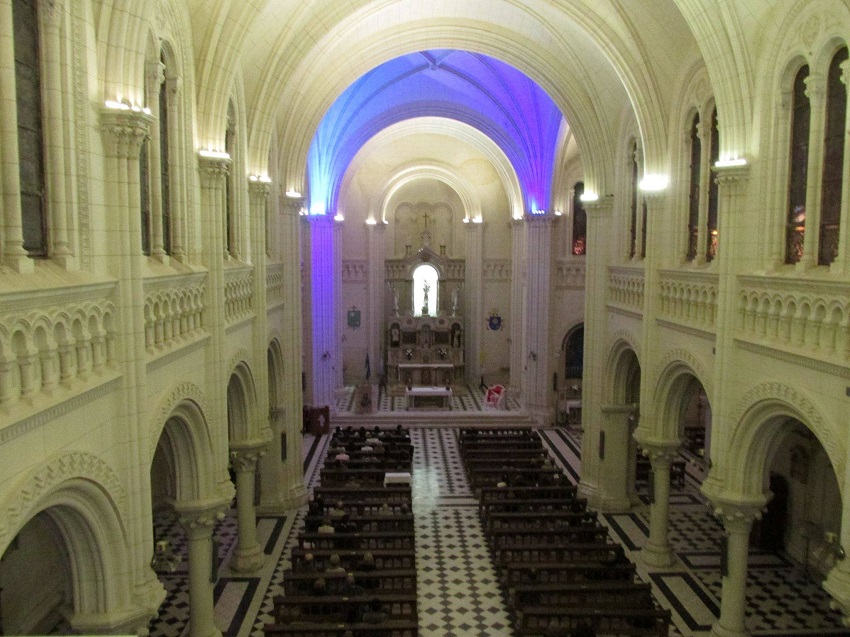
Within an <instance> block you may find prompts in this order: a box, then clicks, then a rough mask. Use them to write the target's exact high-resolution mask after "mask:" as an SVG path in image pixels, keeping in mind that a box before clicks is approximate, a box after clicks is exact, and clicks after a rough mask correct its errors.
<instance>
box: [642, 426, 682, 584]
mask: <svg viewBox="0 0 850 637" xmlns="http://www.w3.org/2000/svg"><path fill="white" fill-rule="evenodd" d="M640 444H641V447H643V453H644V455H646V456H648V457H649V461H650V462H651V463H652V476H653V480H652V484H653V487H654V491H653V494H652V495H653V497H652V504H651V506H650V520H649V541H648V542H647V543H646V545H645V546H644V547H643V549H642V550H641V556H642V557H643V561H644V562H645V563H646V564H647V566H653V567H656V568H666V567H668V566H672V565H673V562H674V561H675V556H674V555H673V550H672V549H671V548H670V541H669V538H668V523H669V519H670V465H671V464H672V463H673V460H675V459H676V458H677V457H678V455H679V447H680V442H679V441H678V440H671V441H664V442H649V441H640Z"/></svg>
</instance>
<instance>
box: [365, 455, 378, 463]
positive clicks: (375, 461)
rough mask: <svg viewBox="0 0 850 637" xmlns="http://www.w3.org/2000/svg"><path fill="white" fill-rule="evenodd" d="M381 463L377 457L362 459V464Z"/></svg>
mask: <svg viewBox="0 0 850 637" xmlns="http://www.w3.org/2000/svg"><path fill="white" fill-rule="evenodd" d="M379 462H381V461H380V460H378V457H377V456H366V457H365V458H363V464H378V463H379Z"/></svg>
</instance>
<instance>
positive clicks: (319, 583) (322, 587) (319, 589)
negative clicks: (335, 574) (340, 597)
mask: <svg viewBox="0 0 850 637" xmlns="http://www.w3.org/2000/svg"><path fill="white" fill-rule="evenodd" d="M327 592H328V583H327V582H326V581H325V578H324V577H317V578H316V579H315V580H314V581H313V588H312V594H313V595H315V596H316V597H321V596H322V595H324V594H326V593H327Z"/></svg>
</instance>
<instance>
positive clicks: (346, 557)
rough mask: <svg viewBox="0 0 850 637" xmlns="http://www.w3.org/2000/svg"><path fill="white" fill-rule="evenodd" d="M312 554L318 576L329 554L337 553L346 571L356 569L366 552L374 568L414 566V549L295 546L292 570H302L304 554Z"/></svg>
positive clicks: (385, 568)
mask: <svg viewBox="0 0 850 637" xmlns="http://www.w3.org/2000/svg"><path fill="white" fill-rule="evenodd" d="M308 553H309V554H311V555H312V556H313V569H314V572H316V575H317V576H319V575H321V574H322V572H324V571H325V570H326V569H327V568H328V566H329V563H330V557H331V555H334V554H336V555H339V559H340V566H342V567H343V568H344V569H345V570H346V571H356V570H358V568H357V567H358V566H359V565H360V563H361V562H362V560H363V556H364V555H365V554H366V553H371V554H372V557H374V558H375V570H377V571H380V570H390V569H391V570H397V569H404V568H415V566H416V551H415V550H414V549H375V550H373V551H372V550H356V549H355V550H344V551H338V550H332V549H303V548H301V547H297V546H296V547H295V548H293V549H292V554H291V557H290V562H291V563H292V568H293V570H296V571H303V570H304V568H305V561H304V556H305V555H307V554H308Z"/></svg>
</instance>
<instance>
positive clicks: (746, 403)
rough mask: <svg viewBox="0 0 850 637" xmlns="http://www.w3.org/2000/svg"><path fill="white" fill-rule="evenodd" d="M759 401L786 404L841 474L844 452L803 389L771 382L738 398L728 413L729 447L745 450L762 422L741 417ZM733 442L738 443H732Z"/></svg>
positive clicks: (788, 410) (758, 386)
mask: <svg viewBox="0 0 850 637" xmlns="http://www.w3.org/2000/svg"><path fill="white" fill-rule="evenodd" d="M762 403H774V404H779V405H782V406H785V407H786V408H787V407H790V408H791V409H787V410H786V411H787V415H788V416H789V417H793V416H794V413H793V412H795V411H796V412H797V413H798V414H799V415H800V417H801V422H803V424H804V425H805V426H806V427H808V428H809V429H810V430H811V431H812V433H814V434H815V436H816V437H817V439H818V440H819V441H820V443H821V444H822V445H823V448H824V450H825V451H826V453H827V455H828V456H829V458H830V460H831V461H832V462H833V467H834V469H835V475H836V476H843V475H844V470H845V466H846V460H847V452H846V450H845V448H844V446H843V444H842V443H841V441H840V440H838V438H837V436H836V435H835V431H834V429H833V428H832V427H830V426H829V423H827V422H826V420H825V418H824V416H823V414H822V413H821V411H820V410H819V409H818V408H817V406H816V405H815V403H814V401H813V400H811V399H810V398H809V397H808V396H806V395H805V394H804V393H803V392H801V391H799V390H797V389H794V388H792V387H789V386H788V385H784V384H782V383H779V382H775V381H773V382H767V383H762V384H760V385H756V386H755V387H753V388H752V389H750V390H749V391H748V392H747V393H746V394H744V395H743V397H742V398H741V400H739V401H738V404H737V405H736V406H735V409H734V410H733V411H732V414H731V416H732V418H731V421H732V423H733V426H734V427H735V432H734V435H733V437H732V443H733V446H732V447H731V448H732V449H734V448H735V447H740V448H741V449H744V450H747V448H748V447H749V446H750V444H751V442H752V440H753V438H755V437H756V436H757V435H758V434H759V433H760V430H761V428H762V425H763V423H761V422H758V423H753V422H744V419H745V418H746V416H747V415H748V414H749V413H750V412H751V411H753V410H754V408H756V407H758V406H759V405H760V404H762ZM736 442H737V443H739V444H735V443H736Z"/></svg>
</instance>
